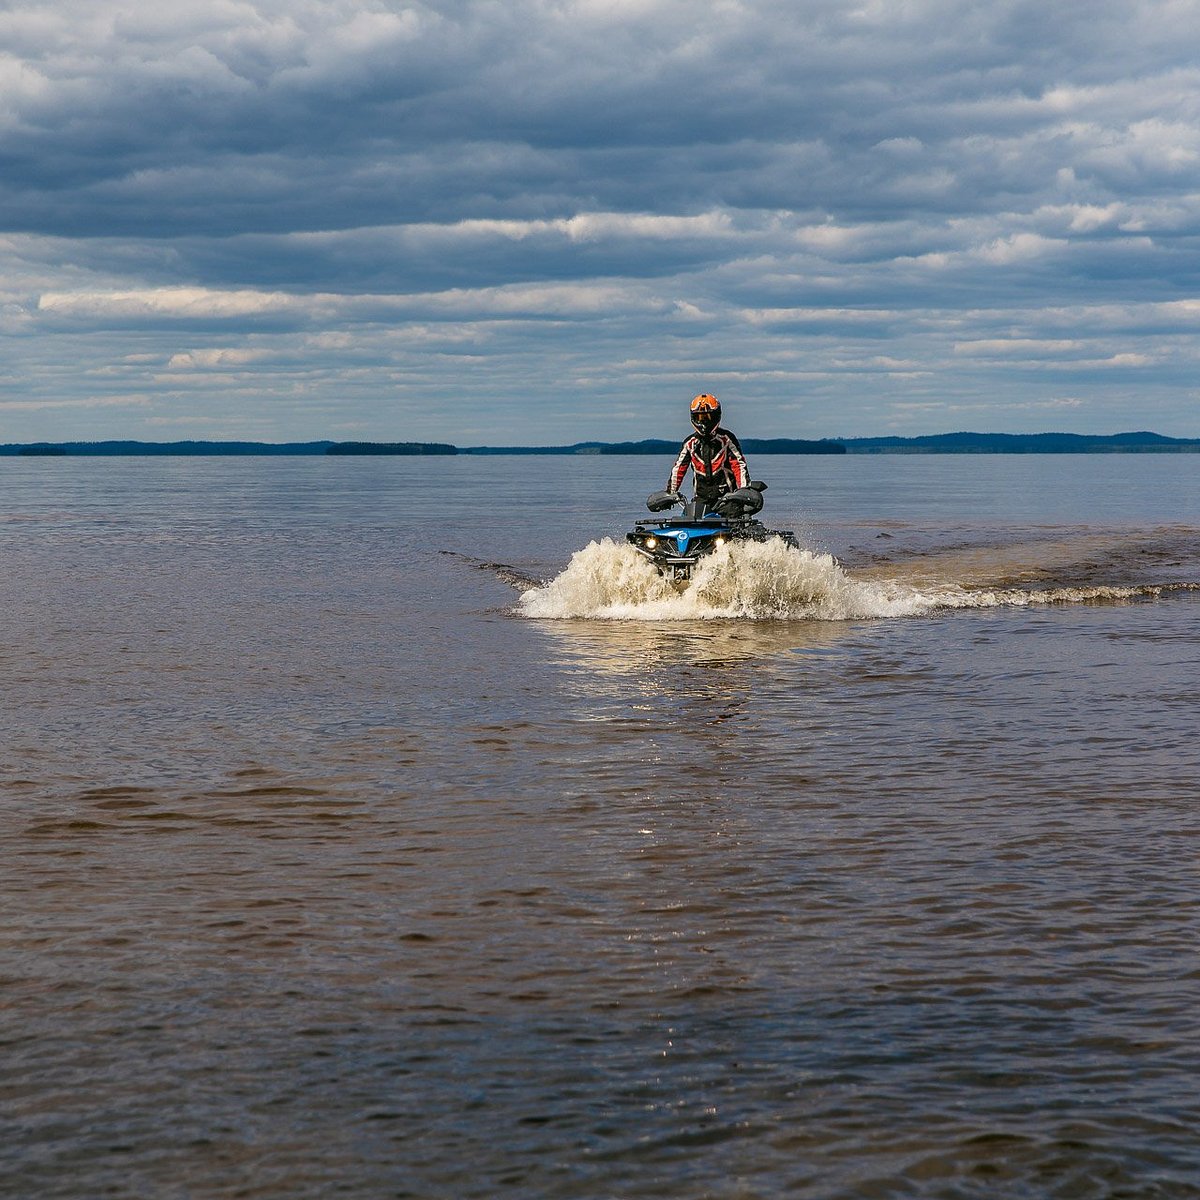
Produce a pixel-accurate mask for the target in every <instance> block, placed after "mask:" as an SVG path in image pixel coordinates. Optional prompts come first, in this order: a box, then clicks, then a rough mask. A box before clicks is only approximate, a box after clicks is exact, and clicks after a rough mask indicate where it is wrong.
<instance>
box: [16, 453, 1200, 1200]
mask: <svg viewBox="0 0 1200 1200" xmlns="http://www.w3.org/2000/svg"><path fill="white" fill-rule="evenodd" d="M751 465H752V468H753V470H754V473H755V475H757V476H761V477H763V478H765V479H766V480H767V481H768V482H769V484H770V490H769V491H768V493H767V506H766V509H765V510H764V513H763V517H764V519H766V520H767V522H768V523H769V524H771V525H772V526H774V527H777V528H788V529H795V530H796V532H797V534H798V536H799V539H800V542H801V545H802V546H803V547H804V551H802V552H796V551H789V552H784V551H783V550H782V548H780V547H777V548H776V549H774V550H771V551H770V552H769V553H767V554H766V555H765V556H764V557H761V558H759V559H756V560H754V561H751V560H750V559H745V560H744V561H742V560H738V559H737V558H736V556H735V558H734V560H731V561H725V562H723V563H722V564H719V569H717V567H714V572H713V574H712V575H711V576H708V577H706V578H705V580H704V581H703V588H702V589H700V591H699V592H698V591H693V593H691V594H689V595H686V596H682V597H679V596H675V595H674V594H673V593H663V592H661V591H659V590H656V586H657V585H655V584H654V583H653V581H647V579H646V578H645V575H644V574H642V575H639V574H638V573H637V570H636V569H635V568H636V564H635V566H634V567H630V565H629V559H628V556H627V554H626V552H625V551H624V549H622V548H621V547H620V545H619V543H620V540H621V538H620V535H621V533H622V531H623V530H624V528H626V527H628V526H629V525H630V524H631V522H632V520H633V519H635V518H637V517H639V516H642V515H645V514H644V509H643V508H642V503H641V502H642V499H643V497H644V496H645V495H646V494H647V493H649V492H650V491H653V490H656V489H658V488H659V487H661V486H662V483H663V480H664V478H665V475H666V472H667V468H668V466H669V464H668V463H666V462H658V461H657V460H654V459H643V458H606V459H600V458H483V459H481V458H459V459H429V460H411V459H410V460H404V459H336V458H332V459H165V460H152V459H65V460H41V461H26V460H4V461H3V463H2V465H0V679H2V680H3V689H2V691H0V712H2V714H3V741H2V743H0V830H2V833H3V837H2V839H0V912H2V913H3V921H2V922H0V1000H2V1004H0V1054H2V1059H0V1061H2V1062H3V1071H2V1072H0V1194H2V1195H3V1196H5V1197H21V1198H24V1197H29V1198H37V1200H50V1198H71V1200H76V1198H88V1200H90V1198H92V1197H130V1198H139V1200H141V1198H146V1197H153V1198H159V1197H163V1198H175V1197H179V1198H189V1200H193V1198H195V1200H200V1198H209V1197H211V1198H227V1197H228V1198H233V1197H251V1198H278V1200H307V1198H310V1197H311V1198H316V1197H329V1196H351V1197H364V1198H372V1200H373V1198H375V1197H421V1198H426V1197H427V1198H438V1200H440V1198H447V1200H450V1198H454V1200H458V1198H465V1197H495V1196H502V1195H503V1196H513V1197H548V1198H555V1200H560V1198H561V1200H593V1198H594V1200H602V1198H603V1200H607V1198H624V1197H647V1198H650V1197H654V1198H656V1200H676V1198H678V1200H700V1198H701V1197H712V1198H719V1200H733V1198H743V1200H748V1198H755V1200H758V1198H767V1197H777V1196H785V1195H786V1196H790V1197H801V1198H805V1200H808V1198H811V1200H825V1198H829V1197H847V1198H849V1197H948V1198H949V1197H953V1198H959V1197H962V1198H967V1197H995V1196H1005V1197H1008V1196H1038V1197H1041V1196H1046V1197H1072V1198H1075V1197H1079V1198H1086V1197H1138V1198H1146V1200H1149V1198H1163V1197H1196V1196H1200V1138H1198V1136H1197V1132H1196V1131H1197V1129H1198V1128H1200V1101H1198V1100H1197V1091H1196V1080H1197V1078H1200V954H1198V952H1197V942H1198V938H1200V856H1198V850H1200V841H1198V829H1200V825H1198V823H1197V809H1198V807H1200V782H1198V781H1200V749H1198V748H1197V726H1198V721H1197V717H1198V712H1200V592H1197V591H1196V590H1195V585H1197V584H1198V583H1200V554H1198V551H1200V486H1198V483H1197V473H1198V471H1200V458H1195V457H1192V456H1189V455H1179V456H1170V455H1164V456H1133V455H1130V456H1094V457H1093V456H1081V457H1061V458H1059V457H1042V456H1030V457H1020V456H1013V457H1003V456H996V457H992V456H986V457H915V458H904V457H890V456H889V457H879V458H868V457H846V458H836V459H835V458H758V459H755V460H754V461H753V462H752V464H751ZM605 537H614V538H615V539H616V540H615V541H614V542H613V543H612V544H605V543H604V542H603V539H604V538H605ZM593 542H594V543H595V545H593V546H591V548H590V549H589V548H588V547H589V543H593ZM579 551H582V552H583V553H582V554H580V555H579V557H577V558H573V557H572V556H573V555H575V554H576V552H579ZM698 582H700V581H698ZM701 592H702V594H700V593H701Z"/></svg>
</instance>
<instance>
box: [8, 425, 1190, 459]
mask: <svg viewBox="0 0 1200 1200" xmlns="http://www.w3.org/2000/svg"><path fill="white" fill-rule="evenodd" d="M678 446H679V443H678V441H675V440H668V439H665V438H644V439H642V440H641V441H637V442H575V443H573V444H571V445H569V446H467V447H460V446H455V445H452V444H451V443H449V442H361V441H359V442H334V441H315V442H279V443H276V442H245V441H229V442H220V441H180V442H142V441H131V440H110V441H96V442H58V443H55V442H24V443H22V442H17V443H11V444H9V445H0V457H24V458H64V457H101V456H118V457H119V456H130V457H133V456H167V455H182V456H193V455H194V456H199V455H247V456H249V455H256V456H276V455H280V456H281V455H291V456H297V455H348V456H353V455H363V456H365V455H376V456H426V455H437V456H443V455H459V454H463V455H481V454H482V455H502V454H573V455H659V456H661V455H673V454H675V453H676V451H677V450H678ZM742 446H743V447H744V449H745V450H746V453H747V454H1106V453H1107V454H1111V453H1140V454H1146V453H1194V452H1200V438H1172V437H1166V436H1165V435H1163V434H1159V433H1151V432H1149V431H1145V430H1143V431H1139V432H1133V433H1116V434H1086V433H938V434H924V435H919V436H916V437H900V436H891V437H876V438H837V439H834V438H822V439H820V440H815V441H814V440H809V439H802V438H743V439H742Z"/></svg>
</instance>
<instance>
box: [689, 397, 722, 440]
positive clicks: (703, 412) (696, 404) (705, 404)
mask: <svg viewBox="0 0 1200 1200" xmlns="http://www.w3.org/2000/svg"><path fill="white" fill-rule="evenodd" d="M720 423H721V402H720V400H718V399H717V398H716V396H710V395H709V394H708V393H707V392H701V393H700V395H698V396H697V397H696V398H695V399H694V400H693V401H692V428H693V429H695V431H696V432H697V433H712V431H713V430H714V429H716V427H717V426H718V425H719V424H720Z"/></svg>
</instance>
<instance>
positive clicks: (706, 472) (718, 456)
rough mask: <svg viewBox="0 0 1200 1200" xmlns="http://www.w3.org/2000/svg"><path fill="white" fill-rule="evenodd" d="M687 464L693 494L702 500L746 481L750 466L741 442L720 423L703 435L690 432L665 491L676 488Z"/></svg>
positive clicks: (738, 486)
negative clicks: (694, 492) (693, 485)
mask: <svg viewBox="0 0 1200 1200" xmlns="http://www.w3.org/2000/svg"><path fill="white" fill-rule="evenodd" d="M688 467H691V468H692V480H693V482H694V484H695V488H696V496H697V497H698V498H699V499H701V500H704V501H706V502H708V501H712V500H716V499H717V497H718V496H721V495H723V494H724V493H725V492H728V491H731V490H732V489H733V488H741V487H745V486H746V485H747V484H748V483H749V482H750V469H749V467H747V466H746V456H745V455H744V454H743V453H742V447H741V444H740V443H739V442H738V440H737V438H736V437H734V435H733V434H732V433H730V432H729V430H728V429H722V428H721V427H720V426H718V427H717V428H716V429H714V430H713V431H712V433H711V434H709V436H708V437H706V438H702V437H701V436H700V435H699V434H698V433H693V434H692V436H691V437H689V438H688V439H687V441H685V442H684V443H683V445H682V447H680V450H679V457H678V458H677V459H676V460H675V465H674V466H673V467H672V468H671V475H670V478H669V479H668V480H667V490H668V491H671V492H677V491H679V489H680V487H681V486H682V485H683V477H684V476H685V475H686V474H687V470H688Z"/></svg>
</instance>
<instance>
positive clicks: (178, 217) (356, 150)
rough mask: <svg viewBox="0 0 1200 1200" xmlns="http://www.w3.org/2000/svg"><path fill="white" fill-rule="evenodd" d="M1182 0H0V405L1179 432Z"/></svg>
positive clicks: (220, 415) (47, 427) (132, 429)
mask: <svg viewBox="0 0 1200 1200" xmlns="http://www.w3.org/2000/svg"><path fill="white" fill-rule="evenodd" d="M1198 333H1200V0H1086V2H1083V0H1059V2H1057V3H1055V2H1054V0H1030V2H1026V0H957V2H950V0H711V2H708V3H701V2H699V0H603V2H601V0H438V2H435V3H404V2H401V0H358V2H354V3H352V2H349V0H170V2H169V3H167V2H162V3H157V4H152V3H149V2H148V0H54V2H50V3H21V2H20V0H0V442H21V441H36V440H49V441H54V440H63V441H65V440H91V439H99V438H109V437H113V438H142V439H146V440H152V441H172V440H177V439H183V438H215V439H233V438H237V439H253V440H263V441H274V442H278V441H303V440H310V439H320V438H333V439H337V440H352V439H369V440H385V441H408V440H434V441H450V442H455V443H457V444H459V445H478V444H492V445H495V444H513V443H520V444H560V443H569V442H574V441H583V440H589V439H602V440H608V441H620V440H627V439H636V438H640V437H673V436H676V435H679V436H682V434H683V433H685V432H686V431H687V404H688V401H689V400H690V398H691V396H692V395H693V394H694V393H696V392H698V391H709V392H714V393H715V394H716V395H718V396H719V397H720V398H721V400H722V403H723V405H724V410H725V417H726V424H727V425H729V426H730V427H731V428H733V429H734V430H735V431H737V432H738V433H739V434H741V435H742V436H744V437H803V438H812V437H839V436H840V437H854V436H874V435H883V434H905V435H916V434H925V433H938V432H948V431H954V430H967V429H969V430H978V431H985V432H1041V431H1052V430H1053V431H1060V430H1061V431H1070V432H1079V433H1114V432H1120V431H1124V430H1134V429H1152V430H1155V431H1157V432H1159V433H1166V434H1170V435H1174V436H1181V437H1196V436H1200V377H1198V375H1197V367H1198V366H1200V341H1198V338H1197V335H1198Z"/></svg>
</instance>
